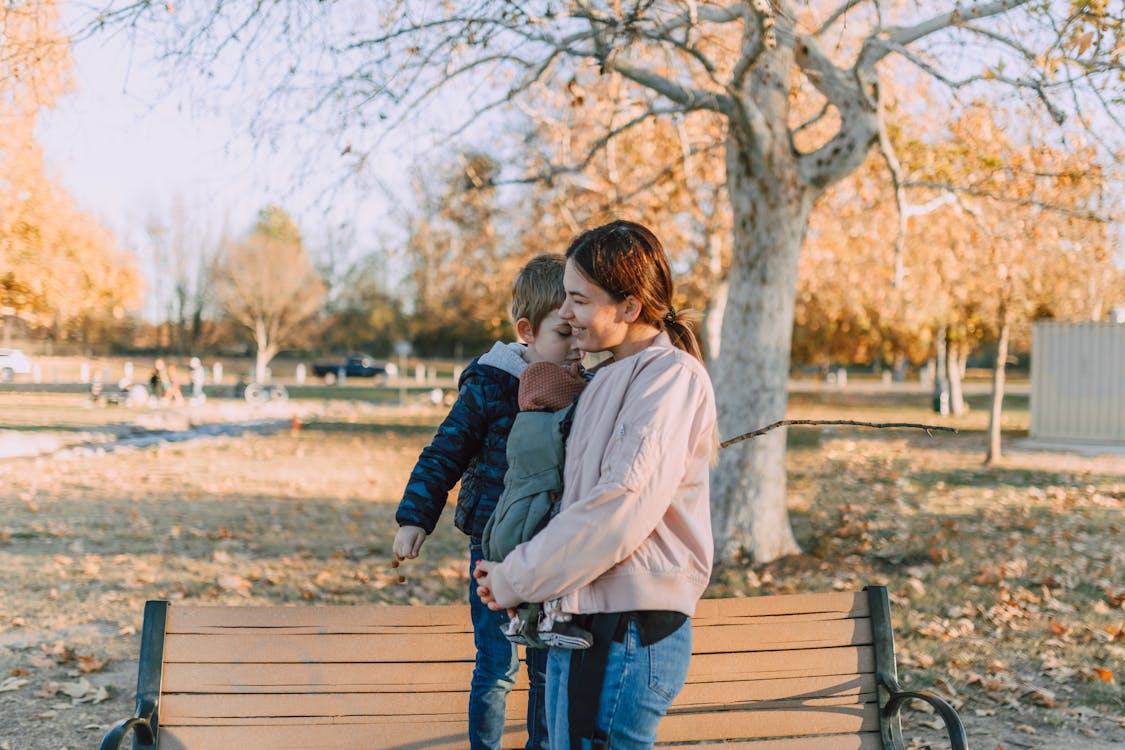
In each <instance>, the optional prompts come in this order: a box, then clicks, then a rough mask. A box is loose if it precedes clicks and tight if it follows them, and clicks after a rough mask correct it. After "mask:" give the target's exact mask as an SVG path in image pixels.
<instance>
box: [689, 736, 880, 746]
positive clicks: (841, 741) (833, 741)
mask: <svg viewBox="0 0 1125 750" xmlns="http://www.w3.org/2000/svg"><path fill="white" fill-rule="evenodd" d="M691 748H692V750H826V749H827V750H883V738H882V737H881V736H880V735H879V733H878V732H861V733H859V734H833V735H818V736H816V737H792V738H786V739H780V740H779V739H770V740H746V741H737V742H715V743H711V742H701V743H696V744H693V745H692V746H691Z"/></svg>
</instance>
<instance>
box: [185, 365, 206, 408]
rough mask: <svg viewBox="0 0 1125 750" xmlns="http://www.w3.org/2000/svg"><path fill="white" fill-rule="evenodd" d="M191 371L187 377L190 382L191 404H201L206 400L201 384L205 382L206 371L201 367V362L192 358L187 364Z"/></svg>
mask: <svg viewBox="0 0 1125 750" xmlns="http://www.w3.org/2000/svg"><path fill="white" fill-rule="evenodd" d="M189 365H190V367H191V371H190V372H189V374H188V377H189V378H190V380H191V402H192V403H193V404H202V403H203V402H204V401H206V400H207V394H205V393H204V392H203V384H204V383H206V382H207V370H206V369H205V368H204V367H203V362H201V361H200V359H199V357H192V358H191V362H190V363H189Z"/></svg>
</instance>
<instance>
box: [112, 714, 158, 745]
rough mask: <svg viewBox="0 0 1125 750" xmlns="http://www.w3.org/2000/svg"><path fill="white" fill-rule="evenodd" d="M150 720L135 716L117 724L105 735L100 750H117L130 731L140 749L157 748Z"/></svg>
mask: <svg viewBox="0 0 1125 750" xmlns="http://www.w3.org/2000/svg"><path fill="white" fill-rule="evenodd" d="M150 718H151V717H147V716H134V717H133V718H131V719H122V720H121V721H119V722H117V723H116V724H114V725H113V726H112V727H111V728H110V730H109V731H108V732H106V733H105V737H103V738H102V744H101V747H100V750H117V748H118V746H119V745H120V744H121V740H123V739H125V735H126V734H128V733H129V730H130V729H132V730H133V734H134V736H135V737H136V739H137V746H138V747H156V742H155V741H154V740H155V738H154V737H153V734H152V724H151V723H149V720H150Z"/></svg>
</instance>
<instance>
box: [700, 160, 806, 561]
mask: <svg viewBox="0 0 1125 750" xmlns="http://www.w3.org/2000/svg"><path fill="white" fill-rule="evenodd" d="M736 148H737V147H736V146H734V145H732V144H728V146H727V149H728V158H727V179H728V186H729V192H730V199H731V206H732V210H733V217H734V227H733V228H734V253H733V259H732V263H731V269H730V276H729V292H728V296H727V305H726V310H725V313H724V315H723V324H722V348H721V350H720V354H719V357H718V359H717V361H716V362H715V366H714V368H713V375H714V377H715V394H716V400H717V404H718V410H719V430H720V434H721V436H722V437H723V438H729V437H733V436H736V435H740V434H742V433H745V432H749V431H750V430H753V429H756V428H758V427H763V426H765V425H768V424H771V423H773V422H776V421H778V420H781V419H784V418H785V409H786V403H787V399H788V380H789V351H790V345H791V342H792V335H793V309H794V303H795V300H796V288H797V259H798V256H799V254H800V250H801V243H802V241H803V240H804V236H805V229H806V227H807V226H808V218H809V211H810V207H811V203H812V201H811V197H810V194H809V192H808V191H804V190H801V189H799V188H796V187H794V188H792V189H790V190H786V189H779V188H778V186H777V185H776V184H773V185H769V186H766V185H763V184H759V182H760V181H763V180H773V179H774V178H769V177H755V176H753V175H752V174H751V166H750V159H749V158H746V157H745V156H744V155H743V154H740V153H738V152H737V150H736ZM778 182H781V181H780V180H778ZM785 182H786V183H787V184H789V185H796V177H795V175H794V177H793V179H792V180H787V181H785ZM785 439H786V430H784V429H779V430H773V431H771V432H769V433H767V434H766V435H764V436H762V437H758V438H754V439H753V440H745V441H742V442H740V443H736V444H734V445H732V446H730V447H727V448H724V449H723V450H722V451H720V453H719V461H718V464H717V465H716V467H715V470H714V472H713V474H712V481H711V488H712V499H711V509H712V519H711V525H712V529H713V531H714V535H715V554H716V560H717V561H718V562H731V561H734V560H737V559H739V558H740V557H741V556H743V555H745V556H747V557H749V558H750V559H751V560H753V561H754V562H768V561H770V560H773V559H776V558H778V557H781V556H783V555H787V554H792V553H796V552H799V551H800V548H799V547H798V545H797V542H796V539H795V538H794V537H793V531H792V528H791V526H790V523H789V507H788V504H787V498H786V492H785V479H786V475H785V472H786V467H785Z"/></svg>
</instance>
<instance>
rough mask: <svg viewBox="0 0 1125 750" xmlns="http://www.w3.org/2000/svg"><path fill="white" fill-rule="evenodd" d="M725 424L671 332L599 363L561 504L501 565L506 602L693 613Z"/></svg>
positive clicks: (707, 549) (501, 594)
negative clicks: (719, 427)
mask: <svg viewBox="0 0 1125 750" xmlns="http://www.w3.org/2000/svg"><path fill="white" fill-rule="evenodd" d="M716 434H717V432H716V417H715V397H714V392H713V390H712V387H711V380H710V378H709V377H708V375H707V371H706V370H705V369H704V367H703V365H702V364H701V363H700V362H699V361H698V360H696V359H695V358H694V357H692V356H691V355H690V354H688V353H687V352H684V351H681V350H680V349H677V348H675V347H674V346H673V345H672V342H671V340H670V339H669V338H668V335H667V334H665V333H661V334H660V336H658V337H657V339H656V341H655V342H654V343H653V344H652V345H651V346H649V347H647V348H645V349H643V350H642V351H640V352H638V353H636V354H634V355H632V356H629V357H626V358H624V359H622V360H621V361H619V362H613V363H611V364H609V365H604V366H602V367H601V368H599V370H598V372H597V374H596V375H595V376H594V379H593V381H592V382H591V383H590V385H589V386H587V388H586V390H585V392H583V394H582V396H581V398H580V399H579V401H578V409H577V411H576V413H575V418H574V426H573V428H572V430H571V433H570V438H569V439H568V440H567V448H566V469H565V474H564V490H563V497H562V502H561V510H560V512H559V513H558V515H556V516H555V517H554V518H553V519H551V522H550V523H549V524H547V526H546V528H544V529H543V530H542V531H541V532H539V534H537V535H536V536H535V537H534V538H533V539H531V540H530V541H528V542H526V543H524V544H521V545H520V546H518V547H516V549H515V550H513V551H512V553H511V554H509V555H508V557H506V558H505V559H504V561H503V562H502V563H499V564H497V565H495V566H494V567H493V568H492V574H491V576H490V577H491V581H492V591H493V595H494V596H495V597H496V601H497V603H498V604H499V605H500V606H502V607H513V606H515V605H517V604H520V603H521V602H543V601H548V600H551V599H561V601H560V605H561V607H562V610H563V611H565V612H573V613H580V614H588V613H595V612H628V611H632V610H650V609H661V610H674V611H677V612H683V613H684V614H687V615H692V614H694V613H695V605H696V602H697V601H698V600H699V597H700V596H702V594H703V591H704V589H705V588H706V587H707V583H708V581H709V580H710V576H711V564H712V560H713V556H714V543H713V540H712V536H711V513H710V505H709V501H710V497H709V471H710V466H711V459H712V457H713V455H714V453H715V451H716V449H717V442H716Z"/></svg>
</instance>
